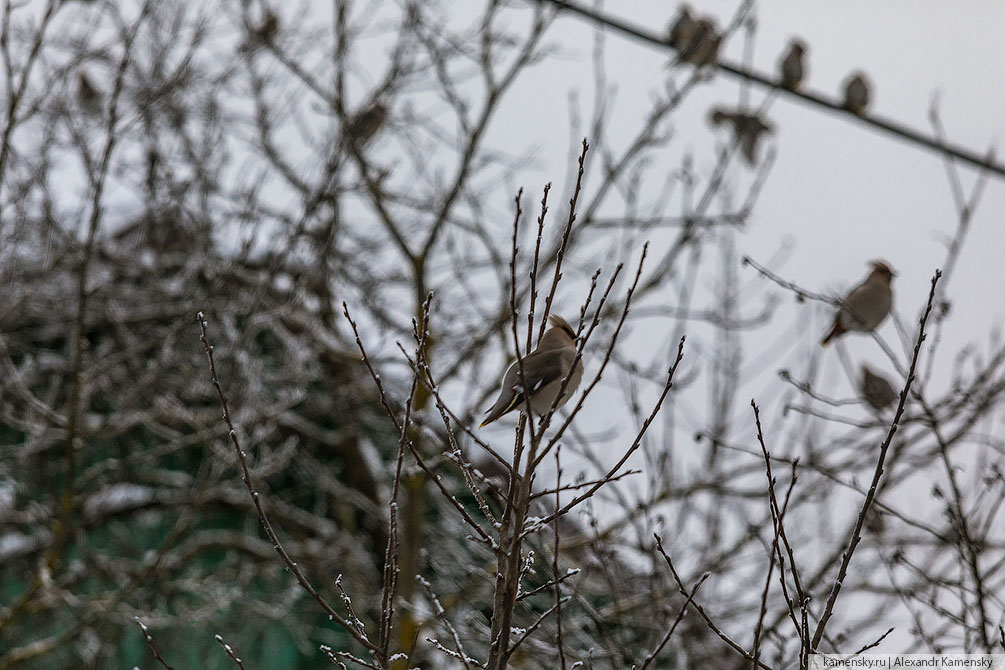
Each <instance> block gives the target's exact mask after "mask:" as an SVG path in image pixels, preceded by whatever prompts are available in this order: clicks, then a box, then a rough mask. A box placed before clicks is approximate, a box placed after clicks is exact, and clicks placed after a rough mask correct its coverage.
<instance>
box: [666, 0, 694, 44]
mask: <svg viewBox="0 0 1005 670" xmlns="http://www.w3.org/2000/svg"><path fill="white" fill-rule="evenodd" d="M697 32H698V23H697V22H696V21H695V20H694V17H693V16H692V15H691V5H689V4H687V3H686V2H685V3H684V4H682V5H681V6H680V8H679V9H678V10H677V16H676V17H675V18H674V21H673V23H671V24H670V28H669V29H668V30H667V44H669V45H670V46H672V47H673V48H674V49H677V51H681V50H683V49H684V47H685V46H686V45H688V44H690V43H691V40H692V39H693V38H694V36H695V34H696V33H697Z"/></svg>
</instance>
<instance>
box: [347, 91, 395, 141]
mask: <svg viewBox="0 0 1005 670" xmlns="http://www.w3.org/2000/svg"><path fill="white" fill-rule="evenodd" d="M385 121H387V107H385V106H384V104H383V103H382V102H380V101H379V100H378V101H377V102H374V103H373V104H372V105H370V106H369V107H367V108H366V109H364V110H363V111H361V112H357V113H356V114H355V115H354V116H353V117H352V118H351V119H350V120H349V124H348V126H347V127H346V134H347V135H348V136H349V139H350V141H352V142H354V143H355V144H356V146H358V147H362V146H363V145H364V144H366V143H367V142H369V141H370V140H371V139H372V138H373V136H374V135H376V134H377V131H378V130H380V129H381V127H382V126H383V125H384V122H385Z"/></svg>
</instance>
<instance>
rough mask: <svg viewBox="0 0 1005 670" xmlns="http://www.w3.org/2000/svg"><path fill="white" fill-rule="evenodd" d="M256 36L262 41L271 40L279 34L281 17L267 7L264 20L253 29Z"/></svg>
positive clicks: (263, 16)
mask: <svg viewBox="0 0 1005 670" xmlns="http://www.w3.org/2000/svg"><path fill="white" fill-rule="evenodd" d="M252 30H253V32H254V33H255V37H257V38H258V39H260V40H261V41H262V42H271V41H272V40H273V38H275V36H276V35H277V34H279V17H278V16H276V13H275V12H273V11H272V10H271V9H269V8H266V9H265V13H264V14H263V15H262V22H261V23H259V24H258V25H257V26H255V27H254V28H253V29H252Z"/></svg>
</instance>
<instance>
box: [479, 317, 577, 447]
mask: <svg viewBox="0 0 1005 670" xmlns="http://www.w3.org/2000/svg"><path fill="white" fill-rule="evenodd" d="M548 322H549V323H551V326H552V327H551V328H549V329H548V330H547V331H546V332H545V333H544V336H543V337H542V338H541V342H540V343H539V344H538V345H537V349H535V350H534V351H532V352H531V353H529V354H528V355H527V356H525V357H524V359H523V373H524V381H526V383H527V388H529V389H530V395H529V401H530V409H531V411H532V412H533V413H534V414H537V415H538V416H544V415H545V414H547V413H548V410H550V409H551V406H552V404H555V407H556V409H557V408H558V407H561V406H562V405H564V404H565V403H566V402H567V401H568V400H569V398H571V397H572V394H573V393H575V391H576V388H577V387H578V386H579V382H580V381H582V379H583V361H582V359H580V360H579V361H578V362H576V367H575V368H573V367H572V363H573V361H575V359H576V331H575V330H573V328H572V326H570V325H569V324H568V322H567V321H566V320H565V319H563V318H561V317H559V316H555V315H554V314H552V315H551V316H550V317H549V318H548ZM566 377H568V378H569V382H568V384H567V385H566V387H565V393H564V394H563V395H562V397H561V398H559V399H558V402H557V404H556V403H555V398H556V397H558V393H559V391H561V389H562V382H563V381H564V380H565V378H566ZM524 396H525V394H524V388H523V386H522V385H521V383H520V362H519V361H513V364H512V365H510V366H509V368H508V369H507V370H506V374H505V375H503V380H502V388H501V389H500V391H499V398H498V399H497V400H496V402H495V404H494V405H492V407H490V408H489V409H488V411H487V412H485V413H486V414H487V415H488V416H486V417H485V420H484V421H482V423H481V426H484V425H486V424H489V423H492V422H493V421H495V420H496V419H498V418H499V417H501V416H503V415H504V414H506V413H508V412H511V411H513V410H515V409H517V410H520V411H521V412H526V411H527V404H528V403H527V401H526V400H525V399H524ZM481 426H479V428H481Z"/></svg>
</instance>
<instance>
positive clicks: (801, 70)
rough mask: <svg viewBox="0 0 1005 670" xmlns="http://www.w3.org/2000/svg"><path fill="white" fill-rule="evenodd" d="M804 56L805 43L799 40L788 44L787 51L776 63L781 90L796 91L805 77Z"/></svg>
mask: <svg viewBox="0 0 1005 670" xmlns="http://www.w3.org/2000/svg"><path fill="white" fill-rule="evenodd" d="M805 55H806V43H805V42H803V41H802V40H800V39H793V40H792V41H791V42H789V50H788V51H787V52H786V53H785V57H784V58H783V59H782V60H781V61H780V62H779V63H778V74H779V78H780V80H781V84H782V88H787V89H789V90H790V91H796V90H798V89H799V87H800V86H801V85H802V83H803V79H804V78H805V77H806V65H805V63H804V62H803V57H804V56H805Z"/></svg>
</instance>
